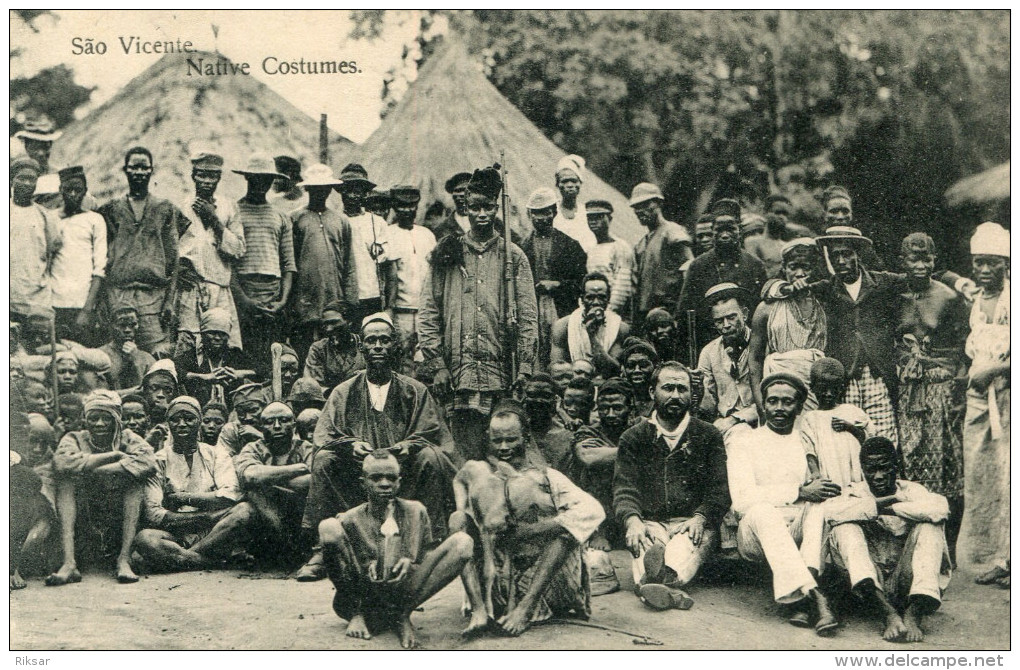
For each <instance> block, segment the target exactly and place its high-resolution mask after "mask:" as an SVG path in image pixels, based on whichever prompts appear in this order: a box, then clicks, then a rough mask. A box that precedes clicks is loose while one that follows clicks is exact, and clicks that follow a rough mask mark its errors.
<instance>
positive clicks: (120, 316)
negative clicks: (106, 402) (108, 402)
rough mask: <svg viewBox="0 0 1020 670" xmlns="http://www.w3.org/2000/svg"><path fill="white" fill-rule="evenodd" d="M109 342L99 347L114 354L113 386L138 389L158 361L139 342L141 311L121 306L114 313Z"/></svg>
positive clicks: (110, 355) (111, 367) (112, 357)
mask: <svg viewBox="0 0 1020 670" xmlns="http://www.w3.org/2000/svg"><path fill="white" fill-rule="evenodd" d="M110 335H111V339H110V341H109V342H107V343H106V344H104V345H103V346H101V347H99V350H100V351H102V352H104V353H105V354H106V355H107V356H109V357H110V373H109V380H110V388H112V389H115V390H121V389H134V388H138V387H139V386H140V385H141V383H142V377H144V376H145V373H146V372H147V371H148V369H149V368H150V367H151V366H152V364H153V363H155V362H156V359H155V358H153V357H152V354H150V353H149V352H147V351H143V350H142V349H139V348H138V345H137V344H135V338H136V337H137V335H138V310H137V309H135V308H134V307H129V306H124V307H119V308H117V309H115V310H114V311H113V314H111V315H110Z"/></svg>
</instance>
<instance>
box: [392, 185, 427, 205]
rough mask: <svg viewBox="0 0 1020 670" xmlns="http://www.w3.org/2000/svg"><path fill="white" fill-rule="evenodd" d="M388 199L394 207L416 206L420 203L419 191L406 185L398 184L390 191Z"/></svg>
mask: <svg viewBox="0 0 1020 670" xmlns="http://www.w3.org/2000/svg"><path fill="white" fill-rule="evenodd" d="M390 199H391V200H392V201H393V204H394V205H417V204H418V203H419V202H421V191H419V190H418V189H417V188H415V187H414V186H410V185H408V184H400V185H398V186H394V187H393V188H391V189H390Z"/></svg>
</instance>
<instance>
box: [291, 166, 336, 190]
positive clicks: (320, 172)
mask: <svg viewBox="0 0 1020 670" xmlns="http://www.w3.org/2000/svg"><path fill="white" fill-rule="evenodd" d="M343 183H344V182H343V180H342V179H337V178H336V177H334V176H333V169H332V168H330V167H329V166H328V165H324V164H323V163H316V164H315V165H312V166H310V167H309V168H308V169H306V170H305V174H304V180H303V181H301V182H299V183H298V186H300V187H302V188H308V187H309V186H340V185H341V184H343Z"/></svg>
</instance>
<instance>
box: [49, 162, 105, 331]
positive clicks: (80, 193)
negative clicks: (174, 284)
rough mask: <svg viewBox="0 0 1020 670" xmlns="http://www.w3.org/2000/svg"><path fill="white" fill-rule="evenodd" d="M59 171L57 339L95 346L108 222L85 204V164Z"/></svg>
mask: <svg viewBox="0 0 1020 670" xmlns="http://www.w3.org/2000/svg"><path fill="white" fill-rule="evenodd" d="M57 174H58V175H59V177H60V194H61V195H62V196H63V205H64V209H63V212H62V213H61V214H62V217H63V218H62V219H61V220H60V223H59V226H60V231H61V236H62V238H63V244H62V246H61V247H60V250H59V251H57V253H56V255H55V256H54V257H53V265H52V267H51V268H50V275H51V277H52V286H53V311H54V313H55V314H56V328H57V339H58V340H62V339H68V340H74V341H75V342H81V343H83V344H86V345H89V346H91V345H92V344H94V343H93V342H92V340H93V339H94V336H93V334H92V332H91V326H92V325H93V321H94V318H95V315H96V306H97V304H98V300H99V291H100V288H101V287H102V283H103V276H104V275H105V274H106V222H105V221H104V220H103V217H102V216H100V215H99V214H97V213H95V212H85V211H83V210H82V208H81V203H82V200H83V199H84V198H85V195H86V194H87V193H88V190H89V189H88V184H87V183H86V181H85V169H84V168H82V167H81V166H80V165H76V166H74V167H69V168H64V169H63V170H61V171H60V172H58V173H57Z"/></svg>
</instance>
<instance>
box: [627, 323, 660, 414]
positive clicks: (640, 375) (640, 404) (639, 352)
mask: <svg viewBox="0 0 1020 670" xmlns="http://www.w3.org/2000/svg"><path fill="white" fill-rule="evenodd" d="M625 345H626V346H625V348H624V350H623V355H622V357H621V358H620V364H621V367H622V368H623V370H622V375H623V378H624V379H626V380H627V381H628V382H630V389H631V392H632V393H633V394H634V413H635V415H636V416H643V417H648V416H651V415H652V410H653V409H654V404H655V402H654V399H653V396H652V391H653V389H652V388H651V380H652V372H654V370H655V366H657V365H658V364H659V360H660V358H659V355H658V353H657V352H656V351H655V347H654V346H652V345H651V344H650V343H648V342H646V341H644V340H642V339H640V338H637V337H631V338H628V341H627V342H626V343H625Z"/></svg>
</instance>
